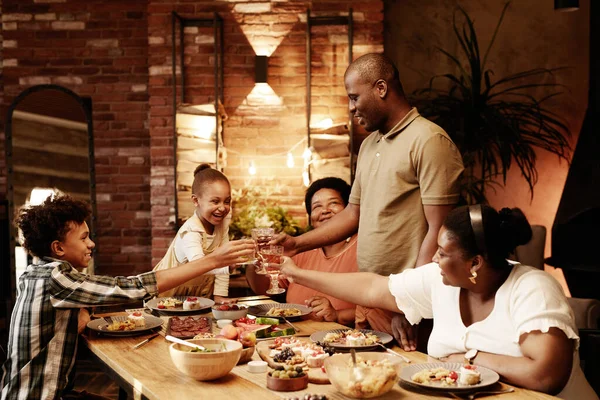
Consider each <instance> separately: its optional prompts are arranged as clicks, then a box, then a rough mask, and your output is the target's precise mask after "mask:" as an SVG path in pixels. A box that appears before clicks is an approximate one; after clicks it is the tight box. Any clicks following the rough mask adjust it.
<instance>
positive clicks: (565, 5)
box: [554, 0, 579, 12]
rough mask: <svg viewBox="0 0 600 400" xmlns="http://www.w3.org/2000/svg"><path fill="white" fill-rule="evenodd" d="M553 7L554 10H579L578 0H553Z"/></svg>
mask: <svg viewBox="0 0 600 400" xmlns="http://www.w3.org/2000/svg"><path fill="white" fill-rule="evenodd" d="M554 9H555V10H556V11H562V12H567V11H577V10H579V0H554Z"/></svg>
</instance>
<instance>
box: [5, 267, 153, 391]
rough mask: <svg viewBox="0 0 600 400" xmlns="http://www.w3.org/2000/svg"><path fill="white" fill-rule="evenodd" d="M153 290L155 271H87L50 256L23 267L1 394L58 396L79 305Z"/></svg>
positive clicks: (70, 360) (73, 346) (72, 349)
mask: <svg viewBox="0 0 600 400" xmlns="http://www.w3.org/2000/svg"><path fill="white" fill-rule="evenodd" d="M156 294H157V286H156V274H155V273H154V272H148V273H145V274H141V275H137V276H132V277H127V278H126V277H122V276H121V277H114V278H113V277H108V276H91V275H86V274H82V273H80V272H78V271H77V270H76V269H75V268H73V267H72V266H71V264H69V263H68V262H65V261H60V260H56V259H51V258H44V259H42V260H40V261H39V262H37V263H34V264H32V265H30V266H29V267H27V270H26V271H25V272H24V273H23V275H21V277H20V278H19V295H18V297H17V301H16V304H15V307H14V309H13V312H12V317H11V322H10V336H9V341H8V358H7V360H6V362H5V363H4V365H3V366H2V370H3V376H2V386H1V387H2V396H1V400H5V399H22V400H32V399H57V398H59V397H60V396H61V393H62V391H63V390H64V389H65V388H66V387H67V384H68V383H69V381H68V377H69V374H70V373H71V370H72V369H73V365H74V363H75V355H76V351H77V340H78V337H79V335H78V333H77V322H78V318H79V309H80V308H84V307H91V306H98V305H106V304H111V303H122V302H124V301H131V300H142V299H149V298H151V297H153V296H155V295H156Z"/></svg>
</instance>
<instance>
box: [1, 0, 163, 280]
mask: <svg viewBox="0 0 600 400" xmlns="http://www.w3.org/2000/svg"><path fill="white" fill-rule="evenodd" d="M2 11H3V15H2V25H3V39H4V42H3V43H4V48H3V58H4V69H3V75H4V90H3V95H4V103H3V104H5V105H7V104H10V102H11V101H12V100H13V99H14V97H15V96H17V95H18V94H19V93H20V92H21V91H23V90H24V89H25V88H27V87H29V86H31V85H35V84H41V83H54V84H58V85H62V86H64V87H67V88H69V89H71V90H73V91H74V92H75V93H77V94H78V95H80V96H90V97H91V99H92V104H93V120H94V146H95V153H96V160H95V161H96V184H97V186H96V187H97V201H98V224H97V227H98V229H97V233H98V238H97V245H98V249H99V252H98V255H97V263H98V266H99V268H98V270H99V272H101V273H109V274H118V273H121V274H129V273H135V272H138V271H145V270H147V269H148V268H149V265H150V233H151V232H150V191H149V185H150V182H149V173H150V167H149V164H150V163H149V159H150V148H149V137H148V128H147V121H148V102H147V100H148V93H147V88H148V67H147V57H148V54H147V53H148V47H147V40H148V39H147V36H148V33H147V22H146V3H145V2H144V1H125V2H124V1H121V2H117V1H104V2H102V1H78V0H68V1H67V0H48V1H45V0H35V1H34V0H8V1H7V0H4V1H3V9H2ZM3 161H4V159H3ZM3 176H5V173H4V174H3ZM5 190H6V189H5V188H3V191H2V192H3V193H4V192H5Z"/></svg>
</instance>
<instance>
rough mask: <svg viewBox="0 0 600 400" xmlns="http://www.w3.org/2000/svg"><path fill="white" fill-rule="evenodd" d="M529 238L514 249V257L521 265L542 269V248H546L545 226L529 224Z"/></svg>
mask: <svg viewBox="0 0 600 400" xmlns="http://www.w3.org/2000/svg"><path fill="white" fill-rule="evenodd" d="M531 231H532V232H533V235H532V236H531V240H530V241H529V242H528V243H526V244H524V245H521V246H517V248H516V249H515V254H514V259H515V261H518V262H520V263H521V264H523V265H529V266H532V267H535V268H537V269H544V250H545V248H546V227H545V226H543V225H531Z"/></svg>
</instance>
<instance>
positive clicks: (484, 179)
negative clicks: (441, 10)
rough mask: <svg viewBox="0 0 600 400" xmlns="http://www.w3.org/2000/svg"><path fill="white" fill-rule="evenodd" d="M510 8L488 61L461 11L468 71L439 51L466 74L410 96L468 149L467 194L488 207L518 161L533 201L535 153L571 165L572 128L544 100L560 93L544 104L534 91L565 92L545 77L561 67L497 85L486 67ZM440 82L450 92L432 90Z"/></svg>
mask: <svg viewBox="0 0 600 400" xmlns="http://www.w3.org/2000/svg"><path fill="white" fill-rule="evenodd" d="M508 5H509V3H507V4H506V5H505V6H504V9H503V10H502V14H501V16H500V19H499V21H498V24H497V25H496V28H495V31H494V34H493V36H492V40H491V42H490V44H489V46H488V48H487V50H486V52H485V55H484V57H483V60H482V59H481V57H480V51H479V44H478V42H477V35H476V33H475V28H474V25H473V21H472V20H471V18H469V15H468V14H467V13H466V12H465V10H464V9H462V8H460V7H458V9H457V12H455V14H454V20H453V22H454V33H455V35H456V38H457V39H458V41H459V44H460V49H461V50H462V54H463V56H464V58H466V64H467V65H464V66H463V64H462V63H461V61H460V60H459V56H456V55H453V54H450V53H449V52H447V51H445V50H443V49H441V48H440V49H439V51H441V52H442V53H443V54H444V55H445V56H446V57H448V58H449V59H450V60H451V62H452V64H454V65H455V66H456V67H457V69H458V71H459V73H458V74H452V73H448V74H444V75H438V76H434V77H433V78H432V79H431V80H430V83H429V87H427V88H425V89H420V90H417V91H415V92H414V94H413V97H412V98H411V101H412V102H413V104H415V105H416V106H417V107H418V109H419V112H420V113H421V114H422V115H423V116H425V117H427V118H429V119H431V120H433V121H434V122H436V123H437V124H438V125H440V126H441V127H442V128H444V129H445V130H446V132H448V134H449V135H450V137H451V138H452V140H453V141H454V142H455V143H456V145H457V146H458V148H459V150H460V151H461V153H462V156H463V162H464V164H465V173H464V176H463V182H462V192H463V196H464V197H465V198H466V199H467V201H468V202H470V203H478V202H482V201H485V191H486V189H487V188H490V187H492V185H494V184H496V183H495V178H497V177H498V176H502V178H503V182H504V184H506V176H507V172H508V169H509V168H510V167H511V165H512V164H513V163H515V164H516V165H517V166H518V167H519V169H520V171H521V175H522V176H523V178H524V179H525V180H526V181H527V184H528V185H529V190H530V193H531V197H532V198H533V187H534V186H535V184H536V183H537V180H538V173H537V169H536V167H535V164H536V153H535V148H536V147H537V148H541V149H544V150H547V151H549V152H551V153H554V154H556V155H557V156H558V158H559V160H560V159H564V160H566V161H567V162H568V154H569V151H570V146H569V142H568V140H567V137H569V136H570V135H571V133H570V131H569V128H568V127H567V125H566V123H565V121H564V120H563V119H562V118H561V117H560V116H558V115H557V114H555V113H553V112H552V111H550V110H549V109H548V108H545V107H546V103H545V102H547V101H548V100H549V99H551V98H553V97H555V96H557V95H559V94H561V92H558V91H553V92H552V93H550V94H548V95H546V96H544V97H542V98H539V99H538V98H536V97H535V96H533V95H532V94H531V93H532V92H533V91H535V90H542V91H544V92H545V91H547V90H548V89H551V90H556V89H557V88H560V87H561V86H562V85H558V84H556V83H545V81H543V80H542V79H544V78H548V77H549V78H553V74H554V72H556V71H558V70H560V69H561V68H554V69H545V68H535V69H531V70H527V71H523V72H519V73H515V74H512V75H509V76H507V77H504V78H502V79H498V80H496V81H495V82H493V83H492V76H493V71H491V70H489V69H487V70H486V69H485V64H486V61H487V58H488V55H489V53H490V49H491V48H492V45H493V44H494V41H495V39H496V35H497V34H498V30H499V28H500V25H501V23H502V19H503V18H504V14H505V13H506V9H507V7H508ZM457 13H460V14H462V15H463V16H464V18H465V23H464V24H463V26H462V29H460V28H459V27H458V25H457V21H456V14H457ZM438 79H439V80H442V81H445V82H448V83H449V84H450V85H449V87H450V88H449V90H440V89H435V88H434V87H433V85H434V82H436V81H437V80H438ZM534 80H537V81H534ZM539 81H541V82H539Z"/></svg>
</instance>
